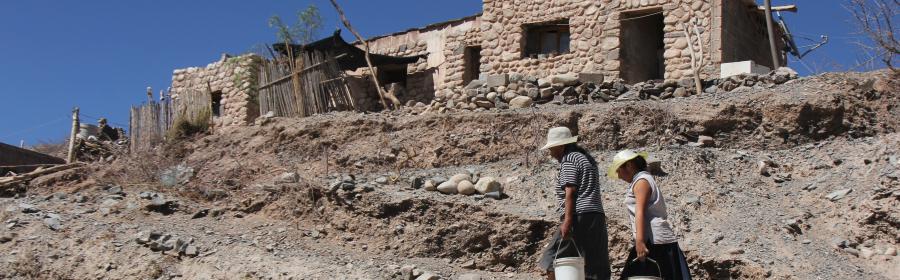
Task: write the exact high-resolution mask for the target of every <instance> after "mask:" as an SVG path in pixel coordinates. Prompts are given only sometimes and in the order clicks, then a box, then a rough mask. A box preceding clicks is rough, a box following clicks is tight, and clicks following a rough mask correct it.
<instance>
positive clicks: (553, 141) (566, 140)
mask: <svg viewBox="0 0 900 280" xmlns="http://www.w3.org/2000/svg"><path fill="white" fill-rule="evenodd" d="M575 142H578V136H572V131H571V130H569V128H568V127H554V128H551V129H550V130H549V131H547V144H545V145H544V146H543V147H541V150H546V149H549V148H553V147H556V146H562V145H566V144H572V143H575Z"/></svg>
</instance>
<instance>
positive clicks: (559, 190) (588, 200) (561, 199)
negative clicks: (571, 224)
mask: <svg viewBox="0 0 900 280" xmlns="http://www.w3.org/2000/svg"><path fill="white" fill-rule="evenodd" d="M599 174H600V172H599V171H598V170H597V166H596V165H593V164H591V162H590V161H589V160H588V158H587V156H586V155H584V154H582V153H580V152H570V153H568V154H566V155H564V156H563V158H562V160H561V161H560V162H559V175H557V178H556V180H557V182H558V184H557V186H556V199H557V205H556V207H557V208H556V211H557V213H559V214H560V215H564V214H565V201H566V190H565V186H566V185H569V186H573V187H575V213H576V214H582V213H603V201H602V200H601V199H600V192H601V190H600V182H599Z"/></svg>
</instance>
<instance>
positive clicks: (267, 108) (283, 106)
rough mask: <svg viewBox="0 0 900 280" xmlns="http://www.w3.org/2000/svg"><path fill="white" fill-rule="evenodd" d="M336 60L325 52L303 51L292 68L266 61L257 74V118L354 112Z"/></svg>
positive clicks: (289, 65) (287, 65) (348, 88)
mask: <svg viewBox="0 0 900 280" xmlns="http://www.w3.org/2000/svg"><path fill="white" fill-rule="evenodd" d="M338 57H340V56H337V57H336V56H334V55H333V54H331V53H328V52H320V51H305V52H303V53H302V54H301V55H300V57H298V58H296V60H295V63H293V65H291V64H288V63H284V61H283V60H281V61H279V60H267V61H266V62H265V63H264V65H263V67H261V68H260V69H261V70H260V74H259V77H260V86H259V91H258V92H259V109H260V115H264V114H266V113H268V112H273V113H274V114H275V116H279V117H307V116H311V115H314V114H320V113H326V112H331V111H343V110H354V109H355V108H356V106H355V105H354V104H353V100H352V98H351V96H350V87H349V86H348V85H347V81H346V79H345V78H346V77H345V76H344V75H345V74H344V72H343V71H341V69H340V67H338V64H337V60H336V58H338ZM307 65H308V66H307ZM294 69H296V71H294Z"/></svg>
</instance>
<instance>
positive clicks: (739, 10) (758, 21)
mask: <svg viewBox="0 0 900 280" xmlns="http://www.w3.org/2000/svg"><path fill="white" fill-rule="evenodd" d="M750 5H754V3H753V1H752V0H749V1H745V0H732V1H727V0H726V1H723V3H722V14H723V16H724V17H723V19H724V20H723V26H722V61H723V62H737V61H746V60H752V61H754V62H756V64H759V65H763V66H766V67H769V69H774V68H773V67H772V53H771V51H770V48H769V35H768V31H767V29H766V21H765V20H766V16H765V15H766V14H765V13H764V12H760V11H758V9H750V8H748V7H750ZM776 32H777V33H778V34H776V35H775V38H781V32H780V29H779V28H776ZM776 42H777V43H778V44H777V45H776V47H777V48H779V49H781V48H783V47H784V44H783V42H781V40H776ZM780 61H781V62H780V64H781V65H785V58H784V57H780Z"/></svg>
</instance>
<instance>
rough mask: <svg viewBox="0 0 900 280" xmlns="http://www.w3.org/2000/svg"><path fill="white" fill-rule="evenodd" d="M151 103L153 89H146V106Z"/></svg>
mask: <svg viewBox="0 0 900 280" xmlns="http://www.w3.org/2000/svg"><path fill="white" fill-rule="evenodd" d="M150 103H153V88H151V87H147V104H150Z"/></svg>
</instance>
